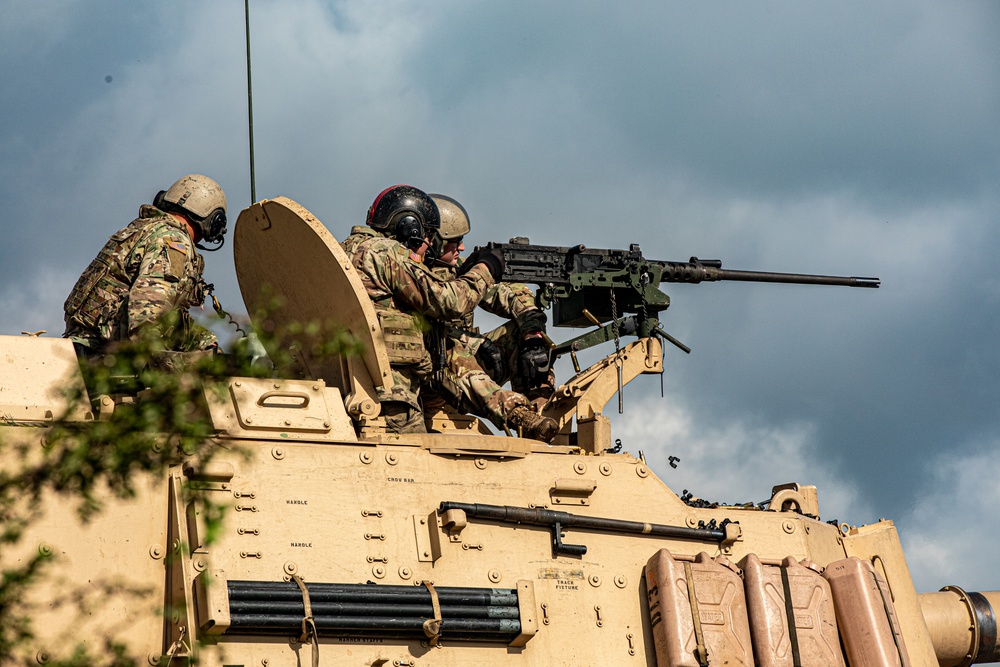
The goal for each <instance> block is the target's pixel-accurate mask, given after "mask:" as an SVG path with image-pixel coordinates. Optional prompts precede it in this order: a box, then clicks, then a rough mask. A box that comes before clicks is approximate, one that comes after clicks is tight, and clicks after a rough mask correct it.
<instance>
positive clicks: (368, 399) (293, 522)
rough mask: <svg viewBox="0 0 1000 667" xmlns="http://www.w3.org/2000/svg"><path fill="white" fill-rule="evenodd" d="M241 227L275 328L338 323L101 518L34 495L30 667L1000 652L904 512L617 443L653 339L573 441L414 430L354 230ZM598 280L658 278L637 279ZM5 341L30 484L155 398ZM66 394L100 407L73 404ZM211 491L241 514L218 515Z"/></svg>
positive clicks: (581, 397)
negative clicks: (389, 412) (608, 411)
mask: <svg viewBox="0 0 1000 667" xmlns="http://www.w3.org/2000/svg"><path fill="white" fill-rule="evenodd" d="M234 235H235V239H234V244H233V246H234V253H235V256H236V262H237V272H238V277H239V278H240V286H241V290H242V291H243V294H244V300H245V301H246V302H247V305H248V307H249V308H250V309H251V310H253V309H254V306H256V305H259V304H260V303H261V302H264V301H266V299H267V294H266V290H265V289H264V287H265V286H267V285H270V287H272V288H274V289H275V290H276V291H277V292H278V293H280V294H284V295H285V296H286V299H285V300H284V302H283V304H281V305H280V306H279V307H278V308H277V310H275V311H273V312H271V313H270V315H269V317H270V319H271V320H273V321H276V322H281V321H289V320H291V319H294V318H302V319H303V320H305V321H309V320H310V319H312V318H313V317H314V316H315V315H317V314H322V315H323V316H324V317H325V316H328V315H329V316H330V318H331V321H327V320H326V319H323V320H322V321H321V324H322V326H320V327H318V328H316V329H314V328H310V327H304V328H300V329H299V333H298V335H297V336H292V337H291V338H290V339H289V340H287V341H284V342H286V343H287V344H288V345H289V346H294V349H295V351H296V353H295V355H293V361H292V362H290V363H289V364H287V365H284V366H279V367H278V368H277V370H276V372H275V374H274V376H273V377H267V378H250V377H223V378H220V379H216V381H214V382H213V383H212V386H206V387H203V388H201V389H199V391H200V392H201V396H202V398H203V400H204V403H205V406H206V408H205V409H206V411H207V419H208V420H209V425H210V426H211V430H210V433H209V439H208V442H207V444H208V446H209V447H210V449H211V451H213V452H214V456H213V457H212V458H211V460H210V461H208V462H204V461H202V460H200V459H198V458H196V457H191V456H188V455H186V454H184V453H183V452H180V453H179V454H178V460H176V461H175V462H171V463H170V465H169V466H168V468H167V469H166V470H161V471H158V472H155V473H143V472H136V473H135V475H136V477H137V482H136V492H135V494H134V495H131V496H128V497H114V496H112V495H111V494H108V495H107V496H106V497H104V498H103V500H104V505H105V507H104V510H103V512H102V513H101V514H100V515H99V516H98V517H97V519H96V520H94V521H92V522H90V523H81V522H80V521H79V520H78V518H77V516H76V514H75V512H74V508H73V507H72V506H71V505H70V504H69V503H67V502H66V500H65V498H64V497H63V496H61V495H59V493H58V492H56V491H51V492H48V491H47V492H46V493H44V494H43V495H42V496H41V497H40V498H38V499H34V498H26V499H24V500H25V502H30V503H31V504H32V512H33V515H32V516H33V517H37V521H34V522H32V523H31V524H30V525H27V526H26V527H25V528H24V532H23V537H22V539H21V540H20V542H19V543H17V544H14V545H11V544H9V543H4V545H3V546H4V549H3V551H2V552H0V565H2V569H3V570H4V571H5V572H7V571H10V570H12V569H15V568H17V567H19V566H23V565H24V564H25V563H31V562H34V559H37V558H44V559H46V563H47V566H46V571H45V575H46V579H45V583H44V585H40V586H38V587H37V588H34V589H31V590H30V591H29V593H30V595H29V596H28V601H29V602H30V604H31V605H32V607H31V608H32V610H33V613H34V616H33V621H34V624H35V628H36V629H44V632H38V633H37V634H36V635H35V636H33V637H29V638H28V639H27V640H26V643H25V644H24V645H23V647H22V648H23V649H24V651H23V655H22V654H19V655H18V656H17V659H18V664H46V663H47V662H51V661H54V660H61V659H64V658H68V657H71V656H73V655H74V652H75V651H76V649H77V647H79V646H82V647H83V648H84V649H87V650H89V651H90V653H91V655H95V654H96V655H102V656H106V655H108V647H111V646H118V645H120V646H122V647H123V649H122V650H123V651H125V652H126V654H127V655H129V656H137V657H138V658H139V661H140V662H144V664H147V663H148V664H149V665H152V666H154V667H155V666H157V665H159V666H160V667H164V666H166V665H177V664H188V663H190V662H193V661H197V664H201V665H209V666H217V667H218V666H221V665H244V666H249V665H284V664H307V662H308V661H309V660H310V658H312V660H313V664H317V663H319V664H355V665H365V666H368V667H387V666H388V665H396V666H400V667H401V666H403V665H407V666H413V667H435V666H438V667H442V666H447V667H455V666H458V665H469V664H490V665H501V666H509V667H537V666H542V665H546V666H547V665H557V664H558V665H562V664H587V665H593V664H601V665H636V666H640V665H643V666H645V667H667V666H674V665H683V666H686V667H694V666H697V665H701V666H704V665H722V664H728V665H731V666H736V665H744V666H747V667H749V666H751V665H782V666H784V665H796V664H798V665H808V666H809V667H823V666H826V665H830V666H835V667H844V665H845V664H848V663H849V664H850V665H851V667H885V666H886V665H890V666H898V667H910V666H912V667H935V666H938V667H952V666H955V665H969V664H976V663H984V662H990V661H995V660H997V659H1000V643H998V640H997V634H996V627H997V625H996V613H995V609H996V608H997V605H1000V592H986V593H972V592H966V591H964V590H962V589H961V588H958V587H947V588H945V589H944V590H942V591H940V592H936V593H925V594H918V593H917V591H916V589H915V587H914V583H913V580H912V578H911V575H910V571H909V569H908V567H907V563H906V559H905V557H904V555H903V549H902V545H901V543H900V540H899V536H898V534H897V531H896V528H895V526H894V525H893V524H892V522H891V521H878V522H876V523H874V524H871V525H867V526H857V527H855V526H849V525H846V524H840V525H832V524H830V523H827V522H824V521H823V520H821V519H820V518H819V517H820V503H819V499H818V494H817V491H816V488H815V487H813V486H809V485H799V484H795V483H791V484H783V485H778V486H775V487H774V489H773V491H772V494H771V497H770V498H769V499H768V500H767V501H765V502H764V503H763V504H761V505H760V506H756V505H741V506H726V505H718V504H708V503H697V502H692V501H691V500H690V498H687V497H683V498H682V497H680V496H678V495H677V494H676V493H674V492H673V491H671V489H669V488H668V487H667V485H666V484H665V483H664V482H663V481H662V480H661V479H660V478H659V477H658V476H657V474H656V472H655V471H653V470H651V469H650V468H649V467H648V466H647V465H646V463H645V461H644V460H642V458H641V457H640V458H636V457H634V456H632V455H631V454H629V453H626V452H618V451H616V450H614V449H612V447H611V442H612V441H611V438H610V426H609V425H608V424H607V423H606V422H605V421H603V420H602V419H600V417H601V415H600V411H601V409H602V408H603V407H604V405H605V403H606V401H607V398H608V397H609V396H610V395H612V394H613V391H614V386H615V385H616V384H617V382H616V380H615V373H614V371H613V369H614V367H615V360H616V359H617V360H618V361H619V362H621V363H622V366H621V370H622V375H621V376H619V377H622V378H623V380H622V381H624V382H626V383H627V382H628V381H629V380H631V379H632V378H633V377H635V376H636V375H638V374H639V373H644V372H649V373H660V372H662V362H661V359H660V353H661V348H660V344H659V340H658V339H657V338H656V337H655V336H652V337H650V336H646V337H640V338H638V340H635V341H633V342H632V343H630V344H629V345H627V346H625V347H624V348H623V349H622V350H621V351H620V352H619V353H617V354H614V355H610V356H609V357H608V358H605V359H604V360H601V361H600V362H598V363H596V364H594V365H593V366H591V368H588V369H585V370H583V371H581V372H580V373H579V374H578V375H577V376H576V377H575V378H573V379H571V380H569V381H568V382H567V383H566V384H564V385H563V386H562V387H561V388H560V390H559V392H560V393H559V396H558V397H556V400H555V401H553V402H552V403H551V404H550V405H549V406H547V408H546V409H547V410H550V409H551V410H553V411H555V412H559V411H563V412H561V413H560V414H562V415H563V416H566V415H569V414H575V415H576V417H577V424H576V428H575V429H574V428H573V424H572V422H571V420H569V419H566V420H565V421H564V426H565V428H566V431H565V433H563V434H562V435H563V436H564V437H563V439H562V441H561V442H560V443H558V444H555V445H545V444H542V443H540V442H536V441H530V440H525V439H522V438H517V437H503V436H495V435H492V434H481V433H478V432H477V430H476V428H474V421H475V420H474V419H473V418H471V417H468V416H462V415H444V416H437V417H434V418H433V419H429V420H428V425H429V426H430V429H429V430H430V431H431V432H429V433H426V434H406V435H393V434H389V433H386V432H385V428H384V421H383V419H382V417H381V416H380V405H379V403H378V401H377V399H376V398H374V392H373V388H374V387H378V386H385V383H387V382H390V381H391V380H390V378H389V373H388V371H387V363H386V358H385V349H384V343H383V342H382V334H381V331H380V329H379V326H378V322H377V320H376V319H375V317H374V315H373V313H372V312H371V307H370V305H371V304H370V303H369V302H368V301H367V300H366V297H365V295H364V292H363V291H359V289H360V288H359V286H358V283H357V276H356V275H355V274H354V273H353V269H352V268H351V265H350V263H349V262H346V261H345V259H346V257H345V255H344V253H343V252H342V249H341V248H340V247H339V245H337V243H336V240H335V239H334V238H333V235H332V234H330V232H329V231H328V230H327V229H326V227H325V226H323V225H322V224H321V223H320V222H319V220H317V219H316V218H315V217H314V216H312V215H311V214H310V213H309V212H308V211H306V210H305V209H304V208H302V207H301V206H299V205H298V204H296V203H295V202H292V201H291V200H288V199H284V198H279V199H275V200H265V201H263V202H259V203H257V204H254V205H253V206H252V207H250V208H249V209H247V210H245V211H243V213H242V214H241V215H240V216H239V220H238V221H237V224H236V227H235V230H234ZM653 268H655V267H653ZM626 273H627V272H626ZM650 275H653V274H652V273H651V274H650ZM660 275H661V276H662V274H660ZM592 278H593V280H594V281H597V286H598V287H602V288H604V289H612V290H616V289H621V290H623V291H622V294H624V292H625V291H627V290H628V289H632V290H633V292H634V291H635V290H634V288H629V287H628V285H627V284H625V283H624V281H626V280H627V279H628V276H627V275H625V274H620V275H619V277H618V278H616V280H619V281H622V282H618V283H610V284H605V285H600V284H599V282H600V280H601V279H602V278H601V277H600V276H592ZM606 278H607V276H605V279H606ZM637 280H638V283H637V284H639V285H640V286H642V285H643V280H642V279H641V278H638V279H637ZM553 284H556V283H554V282H553ZM622 300H623V302H624V297H623V299H622ZM634 303H635V306H636V309H637V310H638V311H640V313H641V307H642V305H643V304H642V299H639V301H637V302H634ZM258 324H260V323H258ZM324 326H330V327H333V328H338V327H339V328H341V329H347V330H348V331H350V332H352V334H354V336H355V338H357V339H361V340H363V341H364V342H365V344H366V346H367V347H366V350H365V351H364V352H363V353H362V354H359V355H357V356H353V357H340V358H335V359H327V358H323V357H322V356H321V355H319V354H317V352H316V350H317V349H318V348H317V346H315V345H313V342H314V341H313V337H315V336H316V335H318V334H317V331H320V330H321V329H322V328H323V327H324ZM0 352H2V354H0V414H2V415H3V419H2V420H0V444H2V445H3V446H4V447H5V450H4V454H5V455H4V456H3V457H0V473H2V474H3V475H4V476H6V477H5V479H8V480H9V479H12V478H14V479H16V477H12V475H15V476H16V474H18V473H23V472H24V468H20V467H19V466H31V465H33V463H32V462H33V461H35V460H37V459H39V458H41V457H44V456H45V455H46V452H48V451H49V449H48V448H49V447H50V446H51V442H50V441H49V437H50V435H51V433H53V432H54V431H55V430H56V429H58V428H60V427H64V426H65V425H66V424H71V425H72V426H73V427H74V428H76V429H79V430H80V431H81V432H82V431H85V430H87V429H90V428H99V427H100V426H101V424H100V422H102V421H104V420H113V419H114V417H115V415H116V414H117V413H118V411H122V412H127V411H128V410H136V411H142V410H143V408H144V407H145V401H147V400H149V399H148V397H147V396H146V395H144V394H143V393H141V392H139V393H135V394H132V395H127V396H110V395H101V396H88V394H87V392H88V391H91V388H89V387H85V386H84V382H83V378H82V375H81V370H80V365H79V364H78V362H77V359H76V357H75V355H74V352H73V347H72V344H71V343H70V341H68V340H64V339H53V338H19V337H13V336H0ZM609 370H610V371H611V372H610V373H609ZM67 387H70V388H73V389H75V390H77V391H78V392H79V393H80V394H81V395H82V396H83V398H84V402H83V404H82V405H83V406H84V407H87V408H91V409H82V410H81V409H73V410H69V411H67V408H69V407H73V406H72V405H69V404H68V401H67V396H66V393H65V391H63V390H64V389H66V388H67ZM91 399H93V400H91ZM75 407H76V408H80V404H76V405H75ZM60 415H63V417H62V420H60ZM171 437H172V436H171V434H170V433H163V434H162V437H159V438H157V439H156V440H155V443H154V445H153V448H154V449H155V448H156V447H161V446H163V445H164V444H167V445H169V444H170V443H171V442H172V441H171ZM7 448H9V449H7ZM157 451H159V450H157ZM9 453H15V454H16V455H8V454H9ZM192 489H197V490H199V491H200V492H201V493H203V494H207V495H208V496H209V498H210V500H211V503H212V504H213V505H214V506H215V507H224V508H225V509H226V514H225V518H224V521H223V523H222V524H221V526H220V525H218V524H215V525H211V524H210V522H209V520H208V517H207V515H206V512H205V506H203V505H199V504H198V503H197V502H195V501H194V500H193V499H192V497H191V495H190V491H191V490H192ZM213 530H214V531H215V539H214V540H213V539H209V535H210V534H211V533H212V531H213ZM568 533H571V534H570V535H569V536H567V534H568ZM564 537H565V538H566V539H565V541H564ZM76 601H82V602H83V603H85V605H84V606H83V607H82V608H80V607H77V606H76V605H75V604H74V602H76ZM109 662H110V660H109ZM75 664H80V661H79V660H77V661H76V663H75Z"/></svg>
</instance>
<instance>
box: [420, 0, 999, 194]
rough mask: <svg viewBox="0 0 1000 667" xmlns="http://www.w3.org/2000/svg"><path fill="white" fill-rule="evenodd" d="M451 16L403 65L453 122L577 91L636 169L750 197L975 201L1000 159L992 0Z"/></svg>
mask: <svg viewBox="0 0 1000 667" xmlns="http://www.w3.org/2000/svg"><path fill="white" fill-rule="evenodd" d="M452 9H453V10H454V11H453V12H449V14H448V18H447V19H445V21H444V22H443V25H441V26H439V28H438V32H436V33H435V37H436V39H434V40H432V41H430V42H428V43H426V44H424V45H423V48H422V51H423V53H422V54H421V56H420V57H417V58H414V59H413V61H412V65H410V67H412V69H413V70H414V71H415V74H416V76H417V77H418V78H419V80H420V81H422V82H423V84H424V85H425V86H427V87H429V88H430V89H432V90H433V91H435V93H436V96H435V100H436V107H437V108H438V109H439V110H440V111H441V113H443V114H446V115H447V114H449V113H454V112H455V110H456V109H461V108H462V105H463V103H464V102H465V101H467V100H469V99H475V98H477V97H481V96H482V95H484V94H486V95H489V93H490V92H491V91H496V90H504V89H507V88H510V89H512V90H517V83H518V81H519V80H524V79H528V80H542V81H546V82H549V83H550V84H551V86H552V91H553V92H554V93H556V94H554V95H553V98H552V99H551V100H549V101H550V102H552V103H553V104H552V106H551V107H550V112H551V113H552V114H554V115H558V114H560V113H562V112H563V111H565V109H566V107H568V106H572V105H573V104H574V103H577V99H576V98H574V96H570V95H567V96H564V97H563V99H561V100H560V99H558V95H557V93H558V92H559V91H561V90H566V89H569V90H571V91H572V92H573V93H574V94H575V96H578V100H579V102H578V103H579V104H582V105H584V106H586V107H587V109H588V111H589V112H590V114H592V116H593V118H592V122H594V123H596V124H598V127H601V126H603V131H604V132H606V133H608V134H609V135H610V136H611V137H612V138H613V139H614V140H615V141H623V142H626V144H625V146H618V149H619V150H626V151H628V152H629V154H630V157H631V158H632V159H633V160H634V159H639V160H641V161H642V162H643V163H644V164H643V167H644V168H649V169H653V170H658V171H659V170H663V169H665V168H666V169H671V170H676V171H678V172H680V173H682V174H687V175H689V176H690V177H691V178H694V179H696V180H697V181H699V182H705V183H709V184H711V185H712V186H713V187H722V188H732V189H733V190H735V191H738V192H743V193H751V194H753V195H754V196H761V195H765V194H768V193H774V194H776V195H778V196H789V195H794V194H796V193H801V192H805V193H817V192H828V191H830V190H831V189H834V188H844V189H848V190H851V191H857V192H860V193H861V194H862V196H864V197H867V198H871V199H875V200H881V199H885V198H887V197H891V198H892V202H893V205H894V206H898V205H899V204H900V202H902V201H905V202H906V203H907V205H910V206H912V205H914V204H915V202H916V201H917V200H919V201H926V200H927V199H928V198H930V197H937V196H960V195H963V194H966V193H969V192H976V191H977V190H979V189H981V188H983V187H984V186H989V185H991V181H989V180H987V179H985V174H986V173H988V172H989V170H991V169H992V170H994V171H995V170H996V168H997V167H998V166H1000V162H998V158H997V155H998V154H1000V133H997V132H996V131H994V130H993V125H994V123H995V119H996V118H997V112H998V110H1000V86H998V83H997V82H998V81H1000V45H998V44H997V42H996V40H995V39H994V36H995V29H996V28H998V27H1000V26H998V21H997V12H996V9H995V8H993V7H990V6H989V5H988V4H985V3H980V4H966V5H961V6H950V7H947V8H945V7H944V6H942V5H940V4H935V3H917V4H907V5H898V4H893V5H879V6H875V7H873V6H871V5H870V4H864V3H837V4H835V5H823V6H809V7H808V8H807V7H803V6H801V5H797V4H795V3H787V2H782V3H764V4H759V3H758V4H754V5H753V6H741V5H735V6H733V5H725V6H721V5H720V6H707V7H706V6H704V5H697V6H695V5H683V4H681V5H678V4H664V3H630V4H626V5H621V6H616V7H615V9H614V11H609V9H608V7H607V6H606V5H605V4H603V3H576V4H574V5H573V10H572V11H567V7H566V6H565V5H551V4H545V5H538V4H537V3H504V4H502V5H496V6H493V7H491V8H489V9H487V10H485V12H484V11H480V8H476V9H472V8H470V7H468V6H465V5H457V6H454V7H452ZM484 13H486V16H484ZM555 25H558V26H559V35H558V36H554V35H553V33H552V26H555ZM534 101H535V100H532V99H525V100H524V103H525V104H526V105H531V104H532V103H533V102H534ZM575 129H576V130H577V131H578V132H579V131H581V128H575ZM582 129H583V130H586V129H587V128H582ZM916 138H919V141H915V139H916ZM588 139H589V137H588V136H586V135H584V134H582V132H581V140H582V141H587V140H588ZM595 152H596V151H595ZM594 157H595V158H597V157H598V156H596V155H595V156H594Z"/></svg>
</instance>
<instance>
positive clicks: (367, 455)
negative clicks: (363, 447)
mask: <svg viewBox="0 0 1000 667" xmlns="http://www.w3.org/2000/svg"><path fill="white" fill-rule="evenodd" d="M358 456H359V458H360V459H361V462H362V463H371V462H372V459H373V458H374V457H373V456H372V453H371V452H361V454H359V455H358Z"/></svg>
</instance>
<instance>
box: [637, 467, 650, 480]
mask: <svg viewBox="0 0 1000 667" xmlns="http://www.w3.org/2000/svg"><path fill="white" fill-rule="evenodd" d="M635 474H636V475H638V476H639V477H646V476H648V475H649V468H647V467H646V466H644V465H637V466H636V467H635Z"/></svg>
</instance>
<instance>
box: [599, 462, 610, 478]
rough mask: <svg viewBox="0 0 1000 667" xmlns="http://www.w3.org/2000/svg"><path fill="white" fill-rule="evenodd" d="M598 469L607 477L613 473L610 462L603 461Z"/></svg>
mask: <svg viewBox="0 0 1000 667" xmlns="http://www.w3.org/2000/svg"><path fill="white" fill-rule="evenodd" d="M598 470H600V471H601V474H602V475H604V476H605V477H607V476H608V475H610V474H611V464H610V463H602V464H601V465H600V467H599V468H598Z"/></svg>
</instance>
